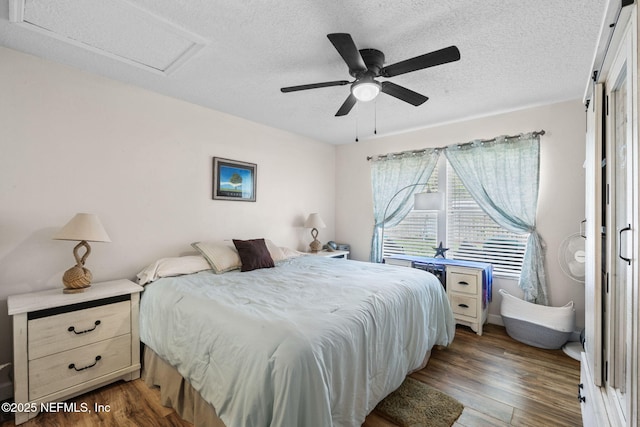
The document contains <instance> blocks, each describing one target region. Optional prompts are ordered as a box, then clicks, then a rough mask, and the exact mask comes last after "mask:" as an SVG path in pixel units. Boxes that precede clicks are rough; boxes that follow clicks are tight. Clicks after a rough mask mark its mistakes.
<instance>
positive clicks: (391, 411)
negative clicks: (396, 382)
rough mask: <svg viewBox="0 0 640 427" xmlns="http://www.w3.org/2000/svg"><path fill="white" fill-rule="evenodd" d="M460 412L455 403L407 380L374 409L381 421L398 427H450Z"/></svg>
mask: <svg viewBox="0 0 640 427" xmlns="http://www.w3.org/2000/svg"><path fill="white" fill-rule="evenodd" d="M463 409H464V406H463V405H462V404H461V403H460V402H458V401H457V400H456V399H454V398H452V397H450V396H447V395H446V394H444V393H442V392H441V391H438V390H436V389H435V388H433V387H430V386H428V385H426V384H424V383H422V382H420V381H418V380H414V379H413V378H411V377H407V378H406V379H405V380H404V382H403V383H402V384H401V385H400V387H399V388H398V389H397V390H396V391H394V392H393V393H391V394H390V395H389V396H387V397H385V398H384V400H382V402H380V403H378V406H376V410H377V411H378V412H379V413H380V414H381V415H382V416H383V417H385V418H387V419H388V420H389V421H391V422H393V423H394V424H397V425H399V426H401V427H450V426H451V425H453V423H454V422H455V421H456V420H457V419H458V417H459V416H460V414H461V413H462V410H463Z"/></svg>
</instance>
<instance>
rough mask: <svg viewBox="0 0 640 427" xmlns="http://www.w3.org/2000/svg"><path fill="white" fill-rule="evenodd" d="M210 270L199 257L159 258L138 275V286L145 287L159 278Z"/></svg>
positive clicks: (205, 261) (204, 260)
mask: <svg viewBox="0 0 640 427" xmlns="http://www.w3.org/2000/svg"><path fill="white" fill-rule="evenodd" d="M210 269H211V266H210V265H209V263H208V262H207V260H206V259H204V257H202V256H200V255H190V256H181V257H172V258H161V259H159V260H157V261H156V262H153V263H151V264H149V265H148V266H147V268H145V269H144V270H142V271H141V272H140V273H138V275H137V277H138V284H139V285H146V284H147V283H151V282H153V281H154V280H157V279H159V278H161V277H171V276H180V275H182V274H191V273H197V272H198V271H203V270H210Z"/></svg>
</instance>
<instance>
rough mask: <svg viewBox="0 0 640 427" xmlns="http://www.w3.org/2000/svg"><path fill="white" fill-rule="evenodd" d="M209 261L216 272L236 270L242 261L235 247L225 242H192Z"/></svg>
mask: <svg viewBox="0 0 640 427" xmlns="http://www.w3.org/2000/svg"><path fill="white" fill-rule="evenodd" d="M191 246H193V247H194V248H195V249H197V250H198V251H199V252H200V253H201V254H202V256H203V257H204V258H205V259H206V260H207V261H208V262H209V264H210V265H211V268H213V271H214V272H215V273H216V274H222V273H226V272H227V271H231V270H237V269H239V268H240V266H241V265H242V263H241V262H240V255H238V251H237V250H236V248H234V247H232V246H230V245H229V244H228V243H225V242H194V243H192V244H191Z"/></svg>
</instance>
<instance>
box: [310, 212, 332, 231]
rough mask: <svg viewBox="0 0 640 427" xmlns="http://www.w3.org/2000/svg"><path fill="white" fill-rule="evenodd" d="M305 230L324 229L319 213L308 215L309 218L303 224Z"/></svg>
mask: <svg viewBox="0 0 640 427" xmlns="http://www.w3.org/2000/svg"><path fill="white" fill-rule="evenodd" d="M304 227H305V228H326V227H327V226H326V225H325V223H324V221H323V220H322V218H320V214H319V213H312V214H309V217H308V218H307V220H306V221H305V222H304Z"/></svg>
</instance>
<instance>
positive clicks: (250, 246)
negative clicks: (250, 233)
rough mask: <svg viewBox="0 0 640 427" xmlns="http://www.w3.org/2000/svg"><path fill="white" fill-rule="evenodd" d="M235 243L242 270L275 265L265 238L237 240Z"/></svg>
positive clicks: (234, 240)
mask: <svg viewBox="0 0 640 427" xmlns="http://www.w3.org/2000/svg"><path fill="white" fill-rule="evenodd" d="M233 244H234V245H235V247H236V249H237V250H238V255H240V260H241V263H242V266H241V267H240V271H252V270H258V269H260V268H272V267H275V264H274V262H273V258H271V254H270V253H269V249H267V245H266V243H265V241H264V239H252V240H237V239H233Z"/></svg>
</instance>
